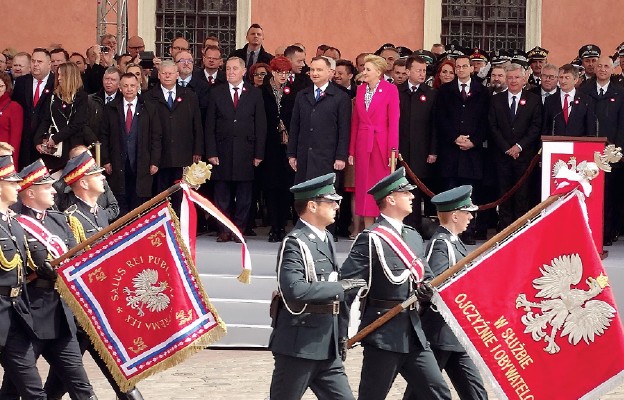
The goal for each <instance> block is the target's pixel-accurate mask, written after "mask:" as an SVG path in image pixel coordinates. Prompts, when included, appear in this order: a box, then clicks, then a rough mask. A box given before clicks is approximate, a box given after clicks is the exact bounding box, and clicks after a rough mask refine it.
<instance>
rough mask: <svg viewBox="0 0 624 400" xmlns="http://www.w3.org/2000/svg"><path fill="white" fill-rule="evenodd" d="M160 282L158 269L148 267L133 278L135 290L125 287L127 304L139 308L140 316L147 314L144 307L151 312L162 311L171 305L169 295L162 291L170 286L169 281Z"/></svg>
mask: <svg viewBox="0 0 624 400" xmlns="http://www.w3.org/2000/svg"><path fill="white" fill-rule="evenodd" d="M157 282H158V271H156V270H155V269H146V270H144V271H141V272H139V273H138V274H137V276H135V277H134V278H133V279H132V283H133V285H134V289H135V290H130V289H129V288H127V287H125V288H124V293H125V294H126V295H127V296H126V301H127V305H128V306H130V307H131V308H133V309H135V310H138V315H139V316H140V317H142V316H144V315H145V312H144V311H143V307H146V308H147V309H148V310H149V311H151V312H157V311H162V310H164V309H166V308H167V307H168V306H169V302H170V299H169V296H167V295H166V294H164V293H162V292H163V291H164V290H165V289H167V287H168V286H169V285H168V284H167V282H165V281H162V282H159V283H158V284H156V283H157Z"/></svg>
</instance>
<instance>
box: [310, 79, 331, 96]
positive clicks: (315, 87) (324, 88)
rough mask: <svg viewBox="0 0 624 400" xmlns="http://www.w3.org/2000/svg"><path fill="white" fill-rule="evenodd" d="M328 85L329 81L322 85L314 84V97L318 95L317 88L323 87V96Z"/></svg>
mask: <svg viewBox="0 0 624 400" xmlns="http://www.w3.org/2000/svg"><path fill="white" fill-rule="evenodd" d="M327 86H329V82H327V83H326V84H324V85H323V86H321V87H318V86H316V85H314V93H313V94H314V97H316V89H321V96H322V95H323V93H325V90H327Z"/></svg>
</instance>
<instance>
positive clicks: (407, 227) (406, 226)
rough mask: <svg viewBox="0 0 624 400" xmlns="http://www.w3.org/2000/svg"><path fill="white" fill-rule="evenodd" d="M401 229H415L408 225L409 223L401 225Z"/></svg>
mask: <svg viewBox="0 0 624 400" xmlns="http://www.w3.org/2000/svg"><path fill="white" fill-rule="evenodd" d="M403 229H409V230H412V231H415V230H416V229H414V227H413V226H410V225H403Z"/></svg>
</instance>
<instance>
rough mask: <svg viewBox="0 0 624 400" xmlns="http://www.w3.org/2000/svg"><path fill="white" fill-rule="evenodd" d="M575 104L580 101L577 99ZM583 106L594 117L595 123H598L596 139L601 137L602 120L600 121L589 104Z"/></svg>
mask: <svg viewBox="0 0 624 400" xmlns="http://www.w3.org/2000/svg"><path fill="white" fill-rule="evenodd" d="M574 101H575V102H577V101H580V99H575V100H574ZM583 105H584V106H585V107H586V108H587V110H589V112H590V113H591V115H593V116H594V121H596V135H595V136H596V137H598V136H600V135H599V133H600V120H598V116H597V115H596V113H595V112H594V110H592V108H591V107H590V106H589V104H587V103H583Z"/></svg>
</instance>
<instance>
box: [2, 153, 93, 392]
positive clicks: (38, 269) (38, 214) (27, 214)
mask: <svg viewBox="0 0 624 400" xmlns="http://www.w3.org/2000/svg"><path fill="white" fill-rule="evenodd" d="M20 178H21V179H22V181H21V182H20V190H19V198H20V201H21V203H22V213H21V214H20V215H18V216H17V220H18V221H19V223H20V225H22V227H23V228H24V230H25V231H26V239H27V245H28V252H27V258H28V261H27V265H28V267H29V272H30V274H29V275H28V276H27V278H26V281H27V282H28V283H27V285H26V289H27V292H28V297H29V301H30V306H31V312H32V318H33V329H34V332H35V338H34V339H33V348H34V352H35V357H37V358H38V357H39V356H40V355H43V357H44V358H45V359H46V361H47V362H48V363H49V364H50V365H51V366H54V368H56V370H57V371H59V372H60V373H62V376H63V378H64V381H65V384H66V386H67V389H68V392H69V394H70V396H71V398H72V399H88V400H95V399H97V397H96V396H95V393H94V392H93V388H92V387H91V384H90V383H89V379H88V377H87V373H86V371H85V369H84V366H83V364H82V354H81V353H80V347H79V346H78V340H77V339H76V323H75V322H74V315H73V314H72V313H71V311H70V310H69V308H68V307H67V305H66V304H65V302H63V301H62V300H61V298H60V296H59V294H58V292H56V290H55V289H54V286H55V281H56V271H55V270H54V269H53V267H52V266H51V265H50V262H49V261H50V260H51V259H54V258H58V257H60V256H61V255H62V254H63V253H65V252H67V250H68V249H70V248H72V247H74V246H75V245H76V241H75V239H74V236H73V234H72V231H71V230H70V229H69V225H68V224H67V219H66V218H65V215H64V214H63V213H60V212H58V211H50V210H48V209H49V208H50V207H52V206H53V205H54V194H55V193H56V191H55V190H54V188H53V187H52V183H53V182H55V181H56V180H55V179H54V178H52V177H51V176H50V174H49V172H48V169H47V168H46V166H45V164H44V163H43V161H42V160H41V159H39V160H37V161H35V162H34V163H32V164H30V165H29V166H27V167H26V168H24V169H23V170H22V171H21V172H20ZM7 378H8V376H7V373H6V370H5V379H3V384H2V386H3V387H2V390H1V391H2V394H3V395H2V398H3V399H5V400H9V399H18V398H19V395H18V393H17V389H16V388H15V386H14V385H12V382H11V380H10V379H7Z"/></svg>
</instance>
